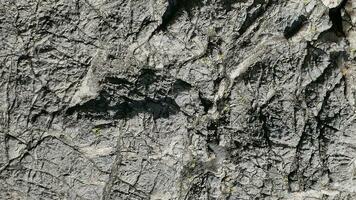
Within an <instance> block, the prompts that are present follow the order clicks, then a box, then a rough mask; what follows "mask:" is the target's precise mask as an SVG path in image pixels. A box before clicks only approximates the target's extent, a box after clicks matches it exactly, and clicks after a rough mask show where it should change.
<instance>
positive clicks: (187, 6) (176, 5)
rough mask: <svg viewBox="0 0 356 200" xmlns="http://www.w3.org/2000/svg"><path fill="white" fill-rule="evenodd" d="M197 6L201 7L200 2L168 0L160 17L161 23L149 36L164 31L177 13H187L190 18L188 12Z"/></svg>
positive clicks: (196, 0)
mask: <svg viewBox="0 0 356 200" xmlns="http://www.w3.org/2000/svg"><path fill="white" fill-rule="evenodd" d="M199 5H202V0H168V5H167V8H166V10H165V12H164V13H163V15H162V22H161V24H160V25H159V26H158V27H157V28H156V29H155V30H154V31H153V33H152V34H151V36H153V35H154V34H156V33H158V32H160V31H166V30H167V27H168V26H169V25H170V24H171V23H172V22H173V21H174V19H175V18H176V17H177V16H178V14H179V12H181V11H182V10H185V11H187V13H188V15H189V16H191V13H190V12H191V11H190V10H191V9H193V8H194V7H197V6H199Z"/></svg>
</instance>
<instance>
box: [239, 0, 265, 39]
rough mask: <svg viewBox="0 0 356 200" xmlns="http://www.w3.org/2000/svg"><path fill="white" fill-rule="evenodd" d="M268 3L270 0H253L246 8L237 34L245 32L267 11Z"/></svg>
mask: <svg viewBox="0 0 356 200" xmlns="http://www.w3.org/2000/svg"><path fill="white" fill-rule="evenodd" d="M270 4H271V1H270V0H254V1H253V4H252V5H251V6H250V7H248V9H247V16H246V19H245V21H244V23H243V24H242V26H241V28H240V29H239V31H238V32H239V34H240V35H242V34H243V33H245V32H246V31H247V29H248V28H249V27H250V26H251V25H252V24H253V23H254V22H255V21H256V20H257V19H258V18H260V17H261V16H262V15H263V14H264V13H265V12H266V11H267V8H268V6H270ZM256 8H257V9H256Z"/></svg>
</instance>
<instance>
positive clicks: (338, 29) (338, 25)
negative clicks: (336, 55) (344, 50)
mask: <svg viewBox="0 0 356 200" xmlns="http://www.w3.org/2000/svg"><path fill="white" fill-rule="evenodd" d="M346 2H347V0H343V1H342V2H341V4H340V5H339V6H337V7H336V8H331V9H330V10H329V17H330V21H331V23H332V26H331V30H332V31H334V32H335V33H336V35H337V36H339V37H345V32H344V30H343V20H342V16H341V10H342V9H344V7H345V5H346Z"/></svg>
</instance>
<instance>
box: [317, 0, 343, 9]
mask: <svg viewBox="0 0 356 200" xmlns="http://www.w3.org/2000/svg"><path fill="white" fill-rule="evenodd" d="M321 1H322V2H323V4H324V5H325V6H326V7H328V8H336V7H338V6H339V5H340V4H341V2H342V0H321Z"/></svg>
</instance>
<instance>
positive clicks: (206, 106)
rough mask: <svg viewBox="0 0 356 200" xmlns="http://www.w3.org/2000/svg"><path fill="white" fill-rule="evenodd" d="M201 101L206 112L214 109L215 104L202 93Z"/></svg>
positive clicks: (200, 95)
mask: <svg viewBox="0 0 356 200" xmlns="http://www.w3.org/2000/svg"><path fill="white" fill-rule="evenodd" d="M199 99H200V101H201V104H202V105H203V107H204V112H208V111H209V110H210V108H212V107H213V105H214V103H213V102H212V101H210V100H209V99H207V98H205V97H204V96H203V94H202V93H201V92H199Z"/></svg>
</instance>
